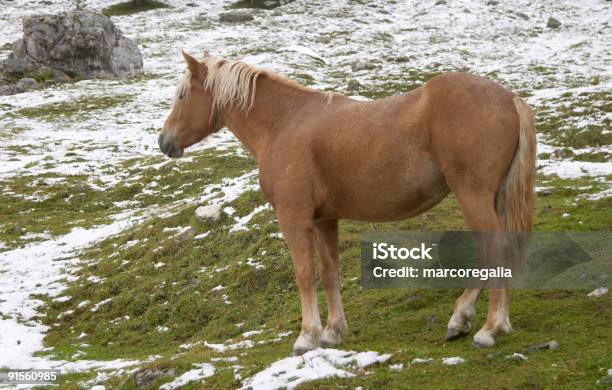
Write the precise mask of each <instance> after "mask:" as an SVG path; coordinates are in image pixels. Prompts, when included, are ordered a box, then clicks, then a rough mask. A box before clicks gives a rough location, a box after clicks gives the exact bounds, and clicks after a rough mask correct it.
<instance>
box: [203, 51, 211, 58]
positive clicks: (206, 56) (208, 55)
mask: <svg viewBox="0 0 612 390" xmlns="http://www.w3.org/2000/svg"><path fill="white" fill-rule="evenodd" d="M208 57H210V53H209V52H208V50H204V58H208Z"/></svg>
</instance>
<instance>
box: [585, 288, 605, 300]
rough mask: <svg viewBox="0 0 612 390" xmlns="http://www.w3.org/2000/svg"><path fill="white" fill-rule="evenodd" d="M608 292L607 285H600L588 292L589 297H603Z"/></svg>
mask: <svg viewBox="0 0 612 390" xmlns="http://www.w3.org/2000/svg"><path fill="white" fill-rule="evenodd" d="M607 293H608V289H607V288H606V287H598V288H596V289H595V290H593V291H591V292H590V293H588V294H587V296H588V297H595V298H597V297H602V296H604V295H606V294H607Z"/></svg>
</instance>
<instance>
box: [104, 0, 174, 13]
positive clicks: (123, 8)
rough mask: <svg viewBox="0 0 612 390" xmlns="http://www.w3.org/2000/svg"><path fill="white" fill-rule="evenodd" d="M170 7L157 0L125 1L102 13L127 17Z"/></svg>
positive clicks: (105, 9)
mask: <svg viewBox="0 0 612 390" xmlns="http://www.w3.org/2000/svg"><path fill="white" fill-rule="evenodd" d="M168 7H170V6H169V5H168V4H166V3H163V2H161V1H156V0H139V1H125V2H123V3H117V4H113V5H111V6H109V7H107V8H104V9H103V10H102V13H103V14H104V15H106V16H125V15H132V14H135V13H138V12H144V11H151V10H154V9H159V8H168Z"/></svg>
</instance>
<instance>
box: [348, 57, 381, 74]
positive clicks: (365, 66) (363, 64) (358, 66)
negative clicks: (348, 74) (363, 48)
mask: <svg viewBox="0 0 612 390" xmlns="http://www.w3.org/2000/svg"><path fill="white" fill-rule="evenodd" d="M374 68H375V66H374V65H373V64H371V63H370V62H369V61H367V60H364V59H361V58H360V59H358V60H357V61H355V62H354V63H353V66H352V67H351V69H353V72H359V71H360V70H370V69H374Z"/></svg>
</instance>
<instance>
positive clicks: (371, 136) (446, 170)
mask: <svg viewBox="0 0 612 390" xmlns="http://www.w3.org/2000/svg"><path fill="white" fill-rule="evenodd" d="M183 56H184V57H185V60H186V62H187V68H188V70H187V72H186V75H185V77H184V79H183V80H182V82H181V83H180V85H179V87H178V89H177V95H176V101H175V104H174V107H173V109H172V112H171V113H170V116H169V117H168V118H167V119H166V122H165V123H164V127H163V130H162V132H161V134H160V136H159V147H160V149H161V150H162V151H163V152H164V153H165V154H166V155H168V156H170V157H180V156H182V154H183V150H184V149H185V148H187V147H189V146H190V145H193V144H194V143H196V142H198V141H200V140H202V139H203V138H204V137H206V136H208V135H209V134H211V133H213V132H216V131H218V130H219V129H221V128H222V127H224V126H226V127H228V128H229V129H230V130H231V131H232V132H233V133H234V134H235V135H236V137H237V138H238V139H239V140H240V141H241V142H242V144H243V145H244V146H245V147H246V148H247V149H248V150H249V151H250V153H251V154H252V155H253V156H254V158H255V159H256V160H257V163H258V165H259V183H260V186H261V190H262V192H263V194H264V196H265V198H266V200H267V201H268V202H270V204H271V205H272V206H273V208H274V210H275V212H276V215H277V218H278V223H279V225H280V228H281V230H282V232H283V234H284V237H285V239H286V241H287V245H288V246H289V250H290V252H291V257H292V260H293V266H294V270H295V277H296V281H297V285H298V288H299V291H300V296H301V304H302V329H301V333H300V335H299V337H298V339H297V340H296V342H295V344H294V347H293V348H294V352H295V353H303V352H305V351H308V350H311V349H313V348H316V347H317V346H320V345H323V346H327V345H335V344H338V343H340V342H341V339H342V336H343V334H345V333H346V331H347V329H348V328H347V323H346V319H345V316H344V309H343V307H342V301H341V297H340V277H339V264H338V220H339V219H350V220H357V221H396V220H401V219H405V218H410V217H413V216H416V215H418V214H420V213H423V212H424V211H426V210H428V209H430V208H431V207H433V206H434V205H436V204H437V203H439V202H440V201H441V200H442V199H443V198H444V197H445V196H446V195H447V194H448V193H449V191H450V190H452V191H453V192H454V194H455V195H456V197H457V199H458V201H459V204H460V207H461V210H462V212H463V216H464V219H465V223H466V224H467V227H468V228H469V229H470V230H473V231H487V232H491V231H493V232H506V231H508V232H512V231H528V230H531V226H532V224H531V215H532V208H533V182H534V171H535V147H536V140H535V128H534V119H533V114H532V112H531V110H530V108H529V107H528V106H527V105H526V104H525V103H524V102H523V101H522V100H521V99H520V98H518V97H516V96H515V95H514V94H513V93H512V92H510V91H509V90H507V89H505V88H504V87H502V86H500V85H498V84H496V83H495V82H493V81H491V80H488V79H486V78H483V77H478V76H474V75H471V74H467V73H447V74H443V75H440V76H437V77H434V78H433V79H431V80H429V81H428V82H427V83H426V84H424V85H423V86H421V87H419V88H417V89H415V90H412V91H410V92H408V93H405V94H402V95H397V96H392V97H389V98H386V99H380V100H374V101H369V102H362V101H356V100H353V99H350V98H348V97H345V96H342V95H339V94H331V93H328V92H321V91H317V90H314V89H311V88H306V87H303V86H301V85H299V84H298V83H296V82H294V81H291V80H288V79H285V78H283V77H281V76H278V75H276V74H274V73H272V72H270V71H265V70H261V69H256V68H254V67H252V66H249V65H247V64H245V63H242V62H240V61H229V60H225V59H220V58H216V57H211V56H210V55H208V54H207V53H206V54H205V55H204V58H203V59H201V60H196V59H195V58H193V57H191V56H189V55H187V54H185V53H183ZM315 250H316V252H317V254H318V258H319V262H320V277H321V281H322V285H323V288H324V289H325V293H326V296H327V303H328V317H327V325H326V327H325V329H323V328H322V326H321V319H320V316H319V307H318V304H317V294H316V288H315V264H314V259H313V258H314V252H315ZM479 293H480V290H477V289H468V290H465V292H464V293H463V294H462V295H461V296H460V297H459V298H458V300H457V302H456V304H455V308H454V312H453V314H452V316H451V318H450V321H449V323H448V333H447V336H446V337H447V339H454V338H457V337H460V336H465V335H466V334H468V333H469V331H470V329H471V322H472V320H473V318H474V315H475V312H474V304H475V301H476V298H477V297H478V295H479ZM510 330H511V326H510V320H509V300H508V294H507V291H506V290H505V289H503V288H498V289H491V290H490V291H489V311H488V316H487V320H486V323H485V324H484V326H483V327H482V328H481V329H480V330H479V331H478V332H477V333H476V334H475V336H474V343H475V345H476V346H492V345H494V343H495V337H496V336H497V335H498V334H499V333H500V332H509V331H510Z"/></svg>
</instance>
